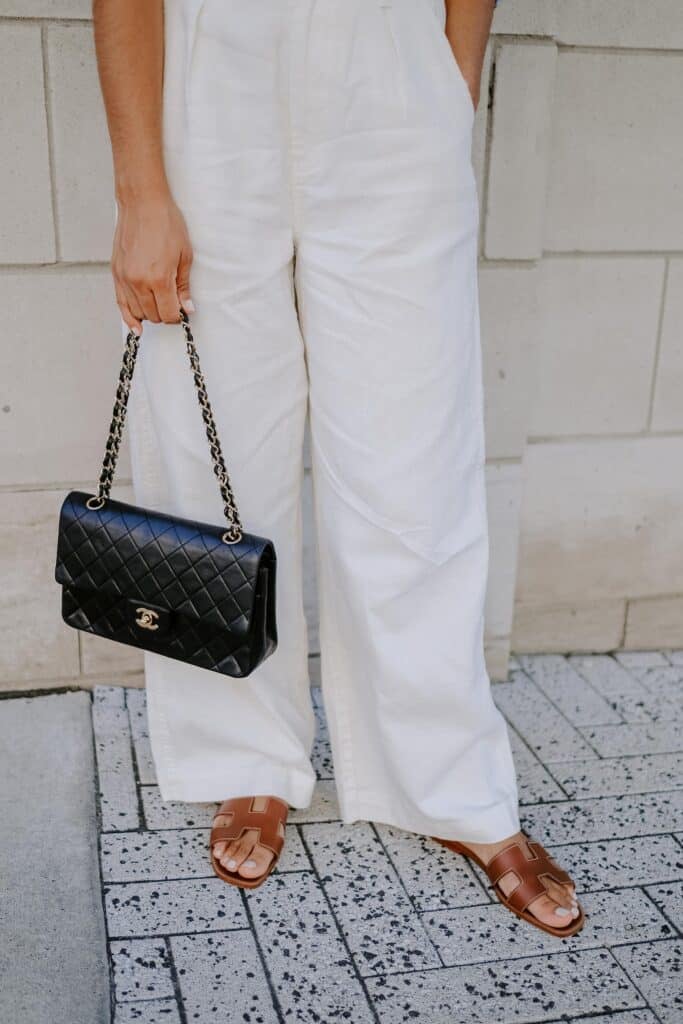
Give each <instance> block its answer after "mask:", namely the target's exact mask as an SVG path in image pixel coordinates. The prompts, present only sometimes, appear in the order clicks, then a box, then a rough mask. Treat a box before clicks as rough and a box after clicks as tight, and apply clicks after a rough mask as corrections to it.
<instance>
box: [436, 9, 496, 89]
mask: <svg viewBox="0 0 683 1024" xmlns="http://www.w3.org/2000/svg"><path fill="white" fill-rule="evenodd" d="M494 6H495V4H494V0H446V9H447V18H446V35H447V36H448V41H449V43H450V44H451V48H452V50H453V53H454V55H455V59H456V60H457V62H458V64H459V65H460V70H461V71H462V73H463V76H464V78H465V80H466V82H467V84H468V86H469V89H470V92H471V94H472V101H473V103H474V105H475V107H476V106H477V105H478V103H479V89H480V82H481V71H482V68H483V66H484V53H485V52H486V44H487V42H488V38H489V33H490V31H491V21H492V19H493V10H494Z"/></svg>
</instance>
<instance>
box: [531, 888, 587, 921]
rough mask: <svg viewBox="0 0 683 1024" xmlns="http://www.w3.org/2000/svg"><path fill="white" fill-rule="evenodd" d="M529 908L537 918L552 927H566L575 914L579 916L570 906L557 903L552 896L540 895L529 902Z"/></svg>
mask: <svg viewBox="0 0 683 1024" xmlns="http://www.w3.org/2000/svg"><path fill="white" fill-rule="evenodd" d="M528 909H529V912H530V913H531V914H533V915H534V917H535V918H537V920H539V921H541V922H542V924H547V925H549V926H550V927H551V928H566V927H568V926H569V925H570V924H571V923H572V921H573V920H574V918H575V916H578V915H575V914H574V912H573V911H572V910H571V909H570V908H569V907H565V906H561V905H559V904H558V903H556V902H555V900H553V899H551V897H550V896H539V897H538V898H537V899H535V900H533V902H532V903H530V904H529V907H528Z"/></svg>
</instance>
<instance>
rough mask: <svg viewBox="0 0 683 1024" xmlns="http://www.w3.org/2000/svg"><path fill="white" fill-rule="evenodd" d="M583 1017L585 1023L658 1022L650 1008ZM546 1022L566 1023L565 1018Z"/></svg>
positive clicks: (639, 1023)
mask: <svg viewBox="0 0 683 1024" xmlns="http://www.w3.org/2000/svg"><path fill="white" fill-rule="evenodd" d="M583 1019H584V1020H585V1022H586V1024H659V1022H658V1021H657V1018H656V1017H655V1015H654V1013H653V1012H652V1010H627V1011H626V1012H625V1013H608V1014H607V1015H606V1016H604V1017H603V1016H600V1017H593V1016H591V1017H590V1018H583ZM548 1024H567V1018H566V1017H565V1019H564V1020H552V1021H548Z"/></svg>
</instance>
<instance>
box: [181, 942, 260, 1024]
mask: <svg viewBox="0 0 683 1024" xmlns="http://www.w3.org/2000/svg"><path fill="white" fill-rule="evenodd" d="M170 941H171V949H172V951H173V961H174V963H175V967H176V971H177V974H178V983H179V985H180V992H181V996H182V1002H183V1006H184V1008H185V1015H186V1018H187V1020H188V1021H197V1022H200V1024H209V1022H210V1021H216V1022H218V1024H226V1022H228V1021H235V1022H237V1021H242V1022H244V1021H248V1022H249V1024H277V1021H278V1016H277V1013H276V1012H275V1008H274V1006H273V998H272V995H271V993H270V990H269V988H268V982H267V980H266V976H265V973H264V971H263V965H262V963H261V960H260V957H259V954H258V950H257V948H256V942H255V941H254V936H253V935H252V934H251V932H249V931H236V932H228V933H224V934H222V935H174V936H173V938H172V939H171V940H170Z"/></svg>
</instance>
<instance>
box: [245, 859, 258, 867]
mask: <svg viewBox="0 0 683 1024" xmlns="http://www.w3.org/2000/svg"><path fill="white" fill-rule="evenodd" d="M244 867H245V868H255V867H256V861H255V860H245V862H244Z"/></svg>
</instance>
